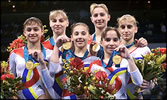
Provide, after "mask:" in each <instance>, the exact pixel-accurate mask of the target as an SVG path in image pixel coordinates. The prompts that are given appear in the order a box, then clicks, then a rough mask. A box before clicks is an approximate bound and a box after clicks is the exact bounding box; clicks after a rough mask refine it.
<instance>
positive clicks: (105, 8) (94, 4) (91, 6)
mask: <svg viewBox="0 0 167 100" xmlns="http://www.w3.org/2000/svg"><path fill="white" fill-rule="evenodd" d="M97 7H100V8H103V9H104V10H105V11H106V12H107V13H108V14H109V11H108V8H107V6H106V5H105V4H103V3H101V4H96V3H93V4H91V5H90V13H91V15H92V13H93V11H94V9H95V8H97Z"/></svg>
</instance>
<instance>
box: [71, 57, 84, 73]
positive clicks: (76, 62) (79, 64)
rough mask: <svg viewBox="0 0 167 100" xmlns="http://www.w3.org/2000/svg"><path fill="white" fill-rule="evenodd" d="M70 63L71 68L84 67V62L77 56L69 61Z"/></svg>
mask: <svg viewBox="0 0 167 100" xmlns="http://www.w3.org/2000/svg"><path fill="white" fill-rule="evenodd" d="M70 65H71V66H72V67H73V68H76V69H78V70H79V69H81V68H83V67H84V64H83V62H82V60H81V59H80V58H77V57H75V58H74V59H73V60H72V61H71V62H70Z"/></svg>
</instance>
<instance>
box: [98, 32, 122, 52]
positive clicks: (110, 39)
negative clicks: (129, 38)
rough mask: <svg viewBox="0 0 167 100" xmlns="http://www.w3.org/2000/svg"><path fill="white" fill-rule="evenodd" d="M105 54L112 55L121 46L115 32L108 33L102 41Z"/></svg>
mask: <svg viewBox="0 0 167 100" xmlns="http://www.w3.org/2000/svg"><path fill="white" fill-rule="evenodd" d="M101 45H102V47H103V49H104V52H105V53H107V54H109V55H111V54H112V51H113V50H114V49H115V48H116V47H118V46H119V45H120V39H119V37H118V36H117V33H116V32H115V31H114V30H110V31H108V32H107V34H106V37H105V38H103V40H102V41H101Z"/></svg>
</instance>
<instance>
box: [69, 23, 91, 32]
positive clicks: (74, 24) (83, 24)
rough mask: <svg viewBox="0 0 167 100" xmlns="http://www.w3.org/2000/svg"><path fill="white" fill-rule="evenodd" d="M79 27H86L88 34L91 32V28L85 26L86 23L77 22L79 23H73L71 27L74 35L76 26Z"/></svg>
mask: <svg viewBox="0 0 167 100" xmlns="http://www.w3.org/2000/svg"><path fill="white" fill-rule="evenodd" d="M78 25H82V26H84V27H86V28H87V30H88V32H89V26H88V25H87V24H85V23H83V22H77V23H73V24H72V25H71V27H70V28H71V33H73V31H74V28H75V27H76V26H78Z"/></svg>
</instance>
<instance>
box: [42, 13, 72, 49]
mask: <svg viewBox="0 0 167 100" xmlns="http://www.w3.org/2000/svg"><path fill="white" fill-rule="evenodd" d="M49 25H50V27H51V29H52V32H53V36H52V37H51V38H49V39H48V40H46V41H45V42H43V45H44V47H46V48H48V49H51V50H53V48H54V45H55V41H56V39H57V38H58V37H59V36H62V35H65V36H66V28H67V27H68V25H69V20H68V17H67V15H66V13H65V12H64V11H63V10H52V11H50V14H49Z"/></svg>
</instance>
